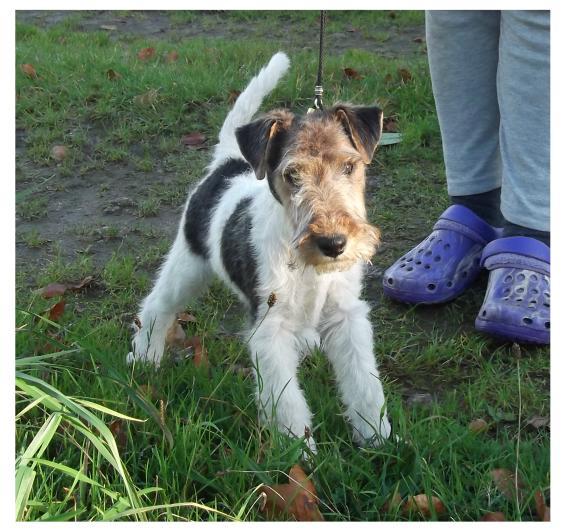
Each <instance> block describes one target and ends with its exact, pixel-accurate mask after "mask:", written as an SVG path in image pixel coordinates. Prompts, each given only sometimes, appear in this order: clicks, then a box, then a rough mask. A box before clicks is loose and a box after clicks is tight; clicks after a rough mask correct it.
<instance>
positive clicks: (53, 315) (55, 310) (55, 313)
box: [47, 299, 65, 322]
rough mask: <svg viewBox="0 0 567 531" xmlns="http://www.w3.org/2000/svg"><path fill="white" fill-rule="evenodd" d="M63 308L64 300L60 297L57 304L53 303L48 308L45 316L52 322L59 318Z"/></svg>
mask: <svg viewBox="0 0 567 531" xmlns="http://www.w3.org/2000/svg"><path fill="white" fill-rule="evenodd" d="M64 310H65V301H64V300H63V299H61V300H60V301H59V302H58V303H57V304H54V305H53V306H52V307H51V308H50V309H49V313H48V314H47V318H48V319H49V320H50V321H53V322H56V321H59V318H60V317H61V316H62V315H63V312H64Z"/></svg>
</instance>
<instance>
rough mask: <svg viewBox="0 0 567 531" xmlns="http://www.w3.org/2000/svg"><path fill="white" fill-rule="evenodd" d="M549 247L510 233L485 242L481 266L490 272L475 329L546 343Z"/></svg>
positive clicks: (547, 332) (548, 314)
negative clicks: (507, 236)
mask: <svg viewBox="0 0 567 531" xmlns="http://www.w3.org/2000/svg"><path fill="white" fill-rule="evenodd" d="M549 264H550V250H549V247H548V246H547V245H545V244H544V243H542V242H540V241H538V240H535V239H533V238H525V237H523V236H513V237H509V238H501V239H499V240H495V241H493V242H491V243H490V244H488V245H487V246H486V247H485V249H484V251H483V253H482V258H481V265H482V266H483V267H486V269H488V270H489V271H490V276H489V278H488V287H487V289H486V295H485V297H484V302H483V304H482V307H481V309H480V312H479V314H478V316H477V318H476V321H475V326H476V329H477V330H480V331H481V332H486V333H487V334H491V335H495V336H499V337H502V338H504V339H508V340H510V341H517V342H522V343H538V344H543V345H547V344H549V333H550V328H551V322H550V267H549Z"/></svg>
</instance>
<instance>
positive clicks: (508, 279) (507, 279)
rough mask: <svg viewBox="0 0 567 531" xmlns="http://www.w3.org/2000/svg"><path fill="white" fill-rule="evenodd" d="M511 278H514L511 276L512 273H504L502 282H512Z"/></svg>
mask: <svg viewBox="0 0 567 531" xmlns="http://www.w3.org/2000/svg"><path fill="white" fill-rule="evenodd" d="M512 280H514V277H512V275H506V276H505V277H504V282H512Z"/></svg>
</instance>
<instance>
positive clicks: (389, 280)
mask: <svg viewBox="0 0 567 531" xmlns="http://www.w3.org/2000/svg"><path fill="white" fill-rule="evenodd" d="M386 282H388V284H390V286H391V285H392V284H393V283H394V279H393V278H392V277H388V280H387V281H386Z"/></svg>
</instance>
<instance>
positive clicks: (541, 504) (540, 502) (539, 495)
mask: <svg viewBox="0 0 567 531" xmlns="http://www.w3.org/2000/svg"><path fill="white" fill-rule="evenodd" d="M534 498H535V506H536V512H537V515H538V517H539V519H540V520H541V521H542V522H550V521H551V509H550V508H549V506H548V505H547V504H546V503H545V496H544V495H543V492H542V491H541V490H537V491H536V492H535V494H534Z"/></svg>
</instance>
